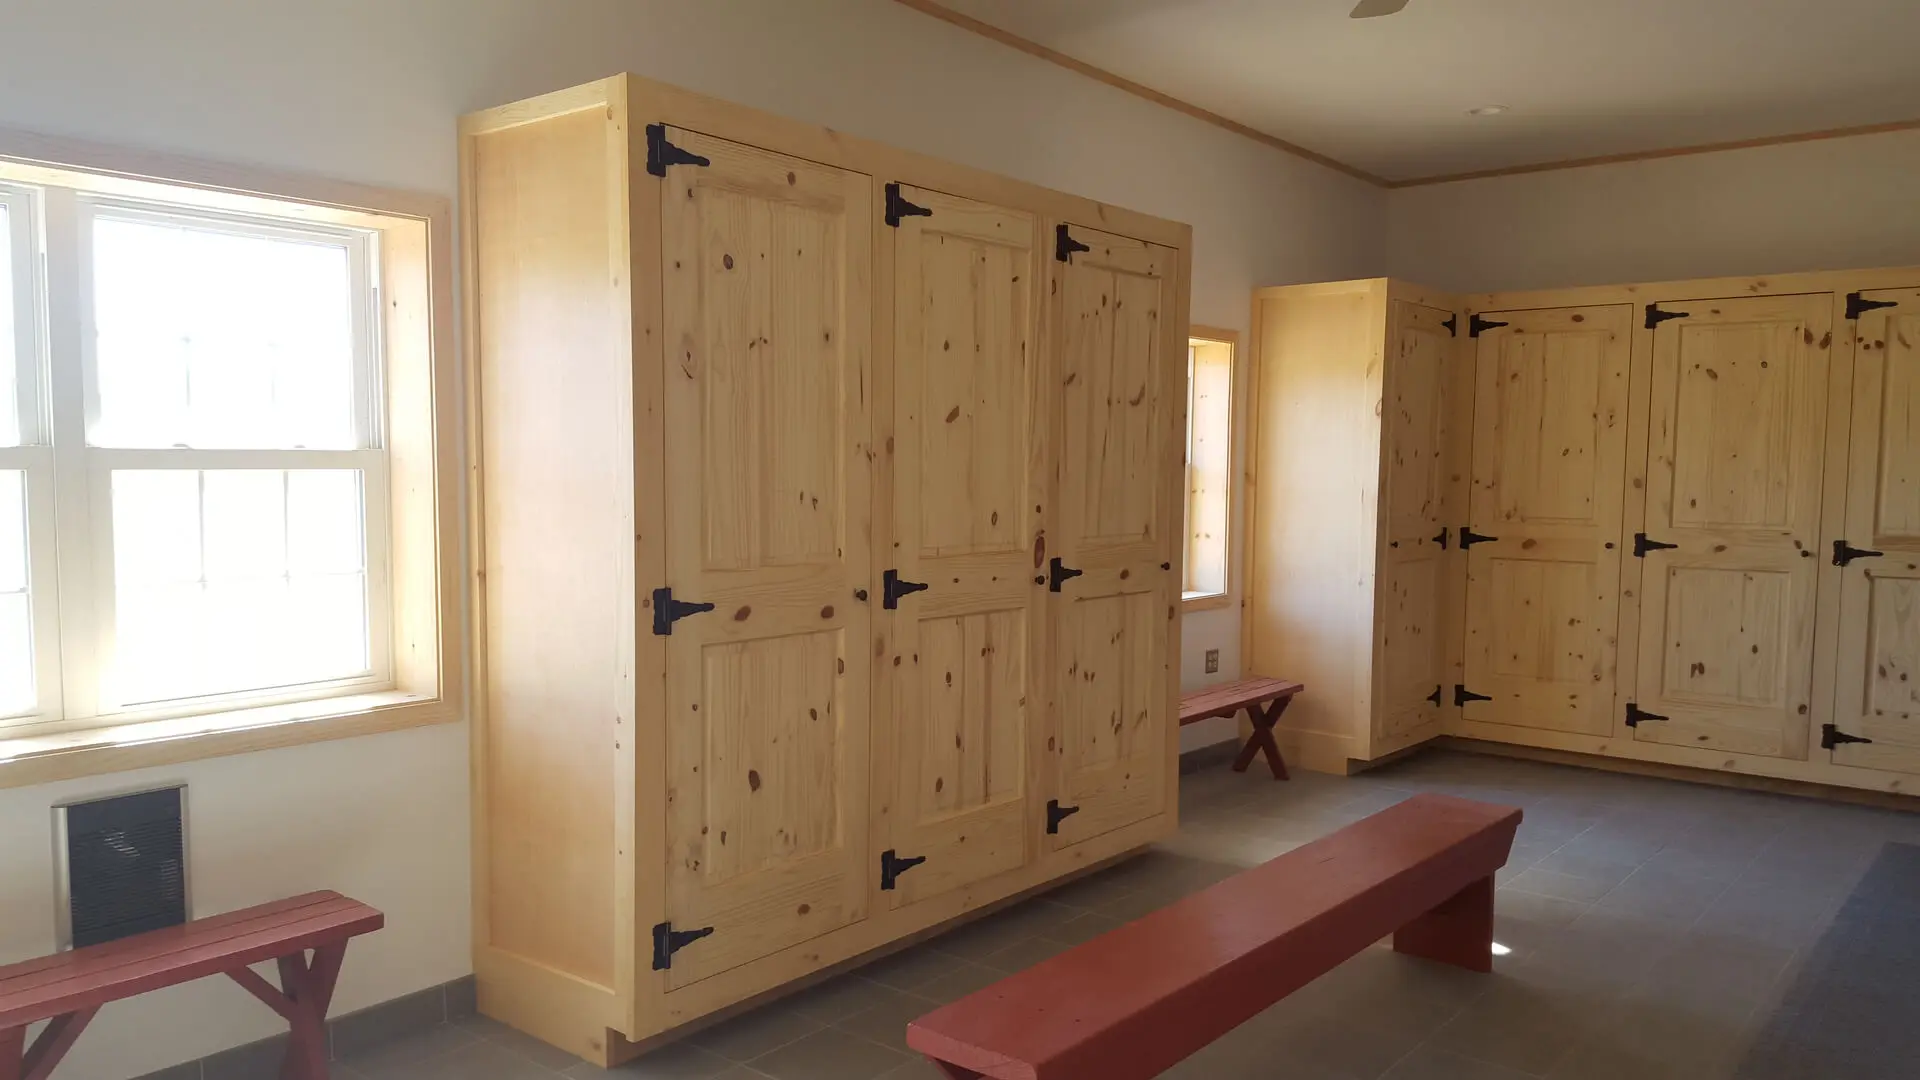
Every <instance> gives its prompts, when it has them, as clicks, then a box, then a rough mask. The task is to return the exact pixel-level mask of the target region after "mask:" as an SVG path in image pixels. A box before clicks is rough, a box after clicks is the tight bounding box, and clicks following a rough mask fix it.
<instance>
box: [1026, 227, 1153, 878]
mask: <svg viewBox="0 0 1920 1080" xmlns="http://www.w3.org/2000/svg"><path fill="white" fill-rule="evenodd" d="M1060 228H1061V229H1064V230H1067V232H1066V236H1065V237H1063V239H1068V240H1071V241H1072V242H1073V244H1074V245H1084V248H1083V249H1081V250H1078V251H1071V252H1070V251H1069V250H1068V248H1069V246H1070V245H1066V244H1063V245H1062V246H1061V248H1060V252H1061V253H1062V254H1068V255H1069V261H1064V262H1063V261H1059V260H1057V259H1056V261H1055V262H1054V263H1053V264H1052V265H1053V271H1054V272H1053V280H1052V286H1051V295H1052V304H1053V307H1052V312H1053V314H1052V317H1051V319H1050V322H1049V332H1050V335H1051V339H1052V340H1051V342H1050V345H1051V349H1050V353H1051V355H1050V368H1049V370H1050V373H1051V377H1052V381H1053V384H1052V388H1051V389H1052V391H1053V393H1054V395H1055V397H1056V399H1057V406H1056V408H1057V415H1058V416H1059V418H1060V419H1059V426H1058V431H1059V439H1060V441H1059V443H1058V447H1059V452H1058V454H1057V470H1056V475H1055V486H1056V491H1057V495H1056V498H1057V499H1058V502H1059V506H1058V513H1057V516H1056V517H1055V520H1056V521H1057V522H1058V526H1057V529H1056V533H1055V535H1054V536H1053V537H1052V539H1051V540H1050V541H1049V542H1048V543H1047V544H1045V545H1044V547H1036V549H1035V562H1036V563H1038V564H1040V566H1039V567H1038V572H1037V573H1036V575H1035V576H1036V577H1038V578H1040V579H1041V580H1042V581H1044V582H1045V584H1046V585H1047V587H1048V588H1049V589H1050V590H1052V592H1053V595H1052V596H1051V597H1050V600H1051V604H1050V607H1051V611H1052V618H1051V623H1052V631H1053V646H1052V661H1051V664H1052V669H1053V677H1054V684H1053V691H1052V697H1053V701H1054V704H1055V710H1054V711H1055V715H1056V721H1057V725H1058V735H1057V743H1056V744H1055V745H1054V746H1053V747H1052V749H1053V751H1054V754H1055V757H1056V759H1057V774H1056V780H1055V789H1056V791H1055V796H1056V797H1055V798H1054V799H1053V800H1052V801H1053V803H1054V804H1055V806H1054V808H1053V809H1052V810H1051V811H1050V813H1049V821H1048V828H1049V833H1050V838H1051V839H1052V841H1053V843H1054V845H1055V846H1066V845H1070V844H1073V843H1077V842H1079V841H1081V840H1086V839H1090V838H1092V837H1095V836H1099V835H1101V834H1103V833H1106V832H1110V831H1112V830H1113V829H1117V828H1120V827H1122V826H1125V825H1128V824H1131V823H1133V822H1136V821H1140V820H1143V819H1145V818H1148V817H1151V816H1153V815H1155V814H1158V813H1160V812H1161V811H1162V810H1163V809H1164V808H1165V806H1166V802H1167V798H1168V795H1169V791H1168V788H1169V786H1170V779H1169V778H1170V775H1171V772H1172V765H1173V763H1172V760H1171V758H1172V754H1171V746H1170V738H1169V730H1170V725H1172V723H1173V719H1174V718H1173V693H1174V691H1175V689H1176V688H1177V686H1176V682H1177V672H1176V671H1175V670H1174V667H1173V665H1174V662H1175V661H1174V657H1173V652H1172V648H1171V644H1172V640H1173V638H1172V636H1171V629H1170V627H1171V622H1172V620H1173V619H1174V618H1175V617H1177V612H1178V594H1177V592H1176V591H1175V585H1176V583H1177V582H1178V580H1179V577H1178V575H1177V574H1176V573H1174V562H1173V560H1174V558H1175V555H1174V552H1173V545H1174V542H1175V538H1176V535H1177V533H1178V531H1179V519H1178V517H1177V509H1178V507H1179V505H1180V499H1179V488H1180V480H1181V476H1180V472H1179V470H1178V468H1177V462H1178V460H1179V459H1178V457H1176V456H1175V454H1176V453H1177V447H1178V445H1179V444H1178V443H1177V442H1176V439H1177V438H1178V432H1179V431H1180V425H1181V421H1182V419H1183V415H1184V412H1185V409H1184V402H1185V395H1184V394H1183V393H1181V380H1182V377H1183V375H1184V372H1185V365H1184V364H1182V363H1180V362H1179V361H1180V359H1181V358H1182V355H1183V354H1182V352H1181V348H1180V346H1181V344H1182V343H1183V342H1184V338H1183V337H1182V335H1184V333H1185V331H1186V328H1185V327H1184V326H1175V325H1173V322H1174V320H1173V318H1172V313H1173V312H1174V311H1175V310H1176V304H1175V298H1174V297H1173V296H1172V287H1173V281H1174V279H1175V269H1176V265H1175V260H1176V258H1177V253H1176V252H1175V251H1173V250H1172V249H1170V248H1164V247H1159V246H1157V245H1154V244H1148V243H1143V242H1141V241H1138V240H1132V239H1128V238H1126V237H1121V236H1115V235H1112V234H1109V233H1104V232H1100V231H1097V230H1094V229H1088V228H1083V227H1081V226H1078V225H1075V226H1060ZM1042 556H1044V558H1043V557H1042Z"/></svg>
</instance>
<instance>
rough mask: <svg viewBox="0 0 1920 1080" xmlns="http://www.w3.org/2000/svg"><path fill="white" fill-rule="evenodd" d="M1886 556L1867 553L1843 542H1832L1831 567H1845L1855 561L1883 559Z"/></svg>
mask: <svg viewBox="0 0 1920 1080" xmlns="http://www.w3.org/2000/svg"><path fill="white" fill-rule="evenodd" d="M1886 556H1887V553H1886V552H1884V551H1869V550H1867V549H1866V548H1857V547H1854V546H1853V545H1851V544H1849V543H1847V542H1846V541H1845V540H1835V541H1834V542H1833V565H1835V566H1845V565H1847V564H1848V563H1850V562H1852V561H1853V560H1855V559H1884V558H1886Z"/></svg>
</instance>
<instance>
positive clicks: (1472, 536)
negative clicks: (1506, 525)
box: [1460, 525, 1500, 551]
mask: <svg viewBox="0 0 1920 1080" xmlns="http://www.w3.org/2000/svg"><path fill="white" fill-rule="evenodd" d="M1498 539H1500V538H1499V537H1497V536H1483V535H1481V534H1480V533H1477V532H1474V531H1473V526H1471V525H1462V526H1460V550H1461V551H1465V550H1467V549H1468V548H1470V547H1472V546H1473V545H1475V544H1490V543H1492V542H1494V541H1495V540H1498Z"/></svg>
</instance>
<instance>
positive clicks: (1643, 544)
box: [1633, 533, 1680, 559]
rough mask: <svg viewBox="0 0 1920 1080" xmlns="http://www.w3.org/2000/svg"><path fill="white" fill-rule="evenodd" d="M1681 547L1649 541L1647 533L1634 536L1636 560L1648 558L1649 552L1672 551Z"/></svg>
mask: <svg viewBox="0 0 1920 1080" xmlns="http://www.w3.org/2000/svg"><path fill="white" fill-rule="evenodd" d="M1679 546H1680V545H1679V544H1667V543H1662V542H1661V541H1658V540H1649V539H1647V534H1646V533H1634V534H1633V557H1634V558H1636V559H1644V558H1646V557H1647V552H1649V551H1672V550H1673V549H1674V548H1677V547H1679Z"/></svg>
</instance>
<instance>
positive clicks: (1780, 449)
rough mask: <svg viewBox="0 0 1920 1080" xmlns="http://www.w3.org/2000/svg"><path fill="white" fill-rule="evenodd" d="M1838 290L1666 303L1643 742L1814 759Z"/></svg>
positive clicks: (1654, 415)
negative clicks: (1821, 545)
mask: <svg viewBox="0 0 1920 1080" xmlns="http://www.w3.org/2000/svg"><path fill="white" fill-rule="evenodd" d="M1832 303H1833V298H1832V297H1831V296H1829V295H1817V296H1781V297H1742V298H1737V299H1730V300H1711V301H1695V302H1690V303H1684V304H1665V303H1663V304H1660V305H1659V308H1660V310H1661V311H1663V312H1668V313H1674V314H1679V315H1681V316H1682V317H1680V318H1677V319H1672V320H1670V321H1667V322H1663V323H1661V324H1660V325H1659V326H1658V328H1657V329H1656V330H1655V331H1654V334H1653V384H1652V387H1651V390H1652V407H1651V412H1650V413H1649V424H1648V469H1647V510H1646V532H1647V536H1648V537H1649V538H1650V539H1651V540H1653V541H1656V542H1659V543H1667V544H1674V545H1677V546H1676V547H1674V548H1671V549H1653V550H1650V551H1648V553H1647V555H1646V558H1645V564H1644V566H1643V567H1642V568H1641V583H1640V650H1639V658H1638V672H1637V675H1636V683H1637V686H1636V687H1635V689H1634V693H1635V702H1634V704H1635V705H1636V706H1638V708H1639V709H1640V710H1641V712H1643V713H1651V714H1654V715H1657V716H1664V717H1666V719H1664V720H1645V721H1642V722H1641V723H1640V724H1639V725H1638V726H1637V727H1635V729H1634V737H1635V738H1636V739H1639V740H1642V741H1647V742H1663V743H1672V744H1675V745H1681V746H1707V747H1712V748H1714V749H1717V750H1730V751H1735V752H1738V753H1747V754H1764V755H1769V756H1774V757H1788V758H1803V757H1805V756H1806V747H1807V725H1808V723H1809V719H1808V716H1809V713H1810V711H1811V707H1812V680H1813V623H1814V589H1815V586H1816V584H1817V581H1818V572H1819V560H1818V559H1816V558H1815V557H1814V556H1815V555H1816V554H1817V552H1816V551H1815V548H1816V547H1817V544H1818V540H1819V535H1820V485H1821V462H1822V458H1823V454H1824V451H1825V440H1826V401H1827V364H1828V354H1829V351H1830V349H1831V345H1832V334H1831V333H1830V332H1829V331H1830V329H1831V324H1832V318H1833V315H1832Z"/></svg>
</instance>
